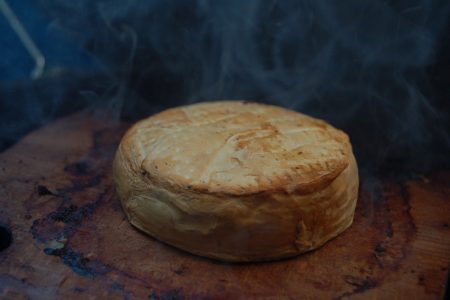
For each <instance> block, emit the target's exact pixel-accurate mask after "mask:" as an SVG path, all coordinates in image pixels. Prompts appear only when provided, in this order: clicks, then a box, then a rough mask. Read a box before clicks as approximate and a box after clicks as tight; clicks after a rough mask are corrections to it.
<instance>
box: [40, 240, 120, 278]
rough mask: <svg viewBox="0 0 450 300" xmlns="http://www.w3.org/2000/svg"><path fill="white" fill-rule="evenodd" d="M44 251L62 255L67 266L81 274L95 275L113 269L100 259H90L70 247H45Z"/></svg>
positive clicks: (49, 253) (48, 253)
mask: <svg viewBox="0 0 450 300" xmlns="http://www.w3.org/2000/svg"><path fill="white" fill-rule="evenodd" d="M44 253H45V254H47V255H53V256H58V257H60V258H61V259H62V261H63V263H64V264H65V265H66V266H68V267H70V268H71V269H72V271H74V272H75V273H77V274H78V275H81V276H85V277H94V276H97V275H103V274H106V273H108V272H110V271H111V268H110V267H108V266H107V265H104V264H102V263H100V262H98V261H90V260H89V258H86V257H84V255H83V254H82V253H80V252H77V251H74V250H72V249H71V248H70V247H64V248H62V249H53V248H45V249H44Z"/></svg>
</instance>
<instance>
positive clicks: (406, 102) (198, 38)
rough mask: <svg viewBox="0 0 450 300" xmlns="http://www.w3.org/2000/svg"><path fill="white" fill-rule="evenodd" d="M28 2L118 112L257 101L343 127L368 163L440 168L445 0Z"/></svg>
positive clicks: (448, 142) (444, 135)
mask: <svg viewBox="0 0 450 300" xmlns="http://www.w3.org/2000/svg"><path fill="white" fill-rule="evenodd" d="M37 3H39V4H40V7H41V8H42V9H44V10H45V11H46V12H47V13H48V15H49V16H50V18H51V19H52V23H53V24H54V25H55V24H56V25H55V26H59V27H60V28H62V29H63V30H65V31H66V32H67V33H68V34H69V36H71V37H72V38H73V39H74V40H76V41H77V42H78V43H80V44H81V45H83V47H84V48H85V49H87V51H89V52H90V53H92V54H93V55H95V56H96V57H97V58H98V59H99V60H100V61H102V62H103V64H104V66H105V70H106V72H107V73H108V76H109V77H110V78H111V86H112V87H113V88H112V90H114V91H118V92H117V93H116V94H114V96H113V97H112V98H114V101H113V102H111V103H113V104H112V105H111V106H113V107H116V108H115V109H117V110H120V111H122V114H123V115H126V116H131V117H134V118H139V117H143V116H145V115H148V114H151V113H154V112H156V111H159V110H162V109H164V108H167V107H171V106H175V105H179V104H185V103H193V102H198V101H204V100H214V99H250V100H257V101H263V102H267V103H273V104H277V105H281V106H284V107H288V108H291V109H295V110H298V111H302V112H305V113H308V114H311V115H313V116H316V117H320V118H323V119H326V120H327V121H329V122H331V123H332V124H333V125H335V126H337V127H339V128H342V129H344V130H345V131H347V132H348V133H349V135H350V137H351V140H352V142H353V145H354V148H355V151H356V154H357V157H358V159H359V160H360V163H361V162H362V163H363V164H364V165H365V166H367V167H368V168H384V167H387V168H391V169H395V167H396V166H398V167H399V168H400V169H402V168H409V167H411V168H419V169H426V168H427V167H429V166H434V165H437V164H439V165H441V166H442V163H446V164H447V166H448V165H450V162H449V159H448V153H449V150H450V138H449V135H448V130H447V128H449V127H450V123H449V115H448V114H449V110H448V106H445V100H443V98H444V97H447V96H448V93H446V91H445V90H443V89H442V87H445V86H446V84H445V83H442V80H443V79H436V78H438V77H439V78H440V77H445V76H448V71H445V70H443V68H442V67H440V64H441V63H442V60H446V59H447V61H448V58H447V57H448V56H447V57H446V56H445V55H446V54H445V49H446V48H445V47H448V46H447V45H448V44H449V43H448V38H449V36H448V25H449V21H448V20H449V13H450V3H449V2H448V1H427V0H413V1H400V0H398V1H394V0H392V1H379V0H365V1H364V0H363V1H361V0H346V1H311V0H309V1H308V0H303V1H294V0H292V1H275V0H268V1H256V0H248V1H238V0H234V1H206V0H197V1H184V0H183V1H181V0H177V1H138V0H128V1H122V0H109V1H106V0H99V1H58V2H56V3H55V2H52V3H49V2H48V1H44V0H38V1H37ZM443 53H444V54H443ZM444 72H446V73H444ZM438 88H439V89H440V90H437V89H438ZM110 90H111V88H110ZM447 91H448V90H447ZM111 94H112V93H111V92H108V93H107V95H111ZM103 98H105V97H103ZM105 101H106V100H105Z"/></svg>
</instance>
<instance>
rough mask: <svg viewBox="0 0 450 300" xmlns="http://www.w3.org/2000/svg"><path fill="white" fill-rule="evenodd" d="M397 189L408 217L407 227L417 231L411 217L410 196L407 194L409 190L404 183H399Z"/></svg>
mask: <svg viewBox="0 0 450 300" xmlns="http://www.w3.org/2000/svg"><path fill="white" fill-rule="evenodd" d="M399 187H400V195H401V197H402V199H403V203H404V205H405V208H406V210H405V211H406V214H407V217H408V225H409V226H410V227H411V229H412V230H413V231H414V232H416V231H417V227H416V223H414V219H413V217H412V215H411V203H410V194H409V190H408V186H407V185H406V183H405V182H404V181H402V182H399Z"/></svg>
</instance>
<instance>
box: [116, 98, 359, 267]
mask: <svg viewBox="0 0 450 300" xmlns="http://www.w3.org/2000/svg"><path fill="white" fill-rule="evenodd" d="M113 171H114V179H115V182H116V186H117V192H118V195H119V197H120V199H121V202H122V206H123V209H124V211H125V213H126V215H127V217H128V219H129V221H130V222H131V224H133V225H134V226H135V227H137V228H139V229H141V230H142V231H144V232H146V233H148V234H150V235H151V236H153V237H155V238H156V239H158V240H161V241H164V242H165V243H167V244H170V245H173V246H175V247H178V248H181V249H184V250H186V251H189V252H191V253H194V254H198V255H201V256H205V257H210V258H215V259H219V260H224V261H264V260H273V259H279V258H284V257H290V256H295V255H298V254H300V253H303V252H306V251H310V250H313V249H316V248H318V247H320V246H321V245H323V244H324V243H325V242H327V241H328V240H330V239H332V238H334V237H336V236H337V235H338V234H339V233H341V232H343V231H344V230H345V229H346V228H348V227H349V226H350V225H351V223H352V221H353V215H354V211H355V206H356V200H357V193H358V170H357V165H356V161H355V158H354V156H353V153H352V149H351V144H350V142H349V139H348V136H347V135H346V134H345V133H344V132H342V131H340V130H338V129H335V128H333V127H332V126H331V125H329V124H327V123H326V122H324V121H321V120H318V119H314V118H312V117H309V116H306V115H303V114H300V113H297V112H294V111H290V110H287V109H284V108H280V107H276V106H270V105H264V104H258V103H252V102H242V101H220V102H207V103H199V104H193V105H189V106H182V107H177V108H173V109H169V110H166V111H163V112H161V113H159V114H156V115H154V116H151V117H149V118H147V119H144V120H142V121H140V122H138V123H137V124H135V125H134V126H133V127H132V128H131V129H130V130H129V131H128V132H127V133H126V135H125V136H124V137H123V139H122V141H121V143H120V146H119V148H118V150H117V153H116V157H115V160H114V168H113Z"/></svg>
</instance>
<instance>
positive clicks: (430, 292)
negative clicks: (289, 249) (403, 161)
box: [0, 112, 450, 299]
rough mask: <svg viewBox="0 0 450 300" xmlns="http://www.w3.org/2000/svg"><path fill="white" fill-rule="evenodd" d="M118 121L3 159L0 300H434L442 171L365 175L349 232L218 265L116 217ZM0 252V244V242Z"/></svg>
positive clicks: (49, 130)
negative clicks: (288, 255) (300, 249)
mask: <svg viewBox="0 0 450 300" xmlns="http://www.w3.org/2000/svg"><path fill="white" fill-rule="evenodd" d="M126 128H127V125H126V124H121V123H119V122H113V121H111V120H110V119H106V118H102V117H101V116H98V115H94V114H92V113H89V112H83V113H80V114H76V115H73V116H70V117H67V118H65V119H62V120H60V121H57V122H55V123H53V124H50V125H48V126H46V127H45V128H42V129H39V130H37V131H35V132H32V133H31V134H29V135H28V136H27V137H25V138H24V139H23V140H22V141H21V142H20V143H18V144H17V145H15V146H14V147H12V148H10V149H9V150H7V151H5V152H4V153H2V154H0V205H1V206H0V226H1V228H3V229H1V230H0V236H1V240H2V243H3V245H4V246H5V245H6V244H7V243H8V239H7V237H8V232H10V233H11V234H12V243H11V245H10V246H9V247H7V248H6V249H4V250H3V251H1V252H0V298H2V299H54V298H61V299H98V298H100V299H251V298H263V299H345V298H351V299H360V298H364V299H368V298H369V299H370V298H379V299H393V298H402V299H408V298H410V299H425V298H426V299H441V298H442V297H444V293H445V288H446V286H445V285H446V282H447V278H448V273H449V264H450V199H449V198H450V196H449V195H450V172H449V171H442V172H436V173H434V174H432V175H430V176H427V177H421V178H419V177H418V178H416V179H413V180H410V181H407V182H404V181H400V180H394V179H384V180H381V179H377V178H369V177H363V178H362V183H361V189H360V197H359V200H358V206H357V210H356V215H355V221H354V224H353V225H352V226H351V227H350V228H349V229H348V230H347V231H346V232H344V233H343V234H342V235H340V236H339V237H337V238H335V239H334V240H332V241H330V242H329V243H327V244H326V245H325V246H323V247H322V248H321V249H319V250H317V251H314V252H311V253H308V254H305V255H302V256H299V257H297V258H294V259H288V260H283V261H278V262H271V263H253V264H226V263H220V262H216V261H212V260H209V259H203V258H200V257H196V256H193V255H190V254H188V253H185V252H182V251H179V250H177V249H174V248H173V247H170V246H167V245H165V244H163V243H161V242H158V241H157V240H155V239H152V238H150V237H148V236H146V235H145V234H143V233H141V232H139V231H138V230H136V229H134V228H133V227H132V226H130V224H129V223H128V222H127V220H126V219H125V215H124V213H123V212H122V209H121V206H120V203H119V200H118V198H117V196H116V194H115V191H114V186H113V182H112V178H111V162H112V159H113V155H114V152H115V149H116V147H117V144H118V142H119V140H120V138H121V136H122V135H123V133H124V131H125V129H126ZM5 247H6V246H5Z"/></svg>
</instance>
